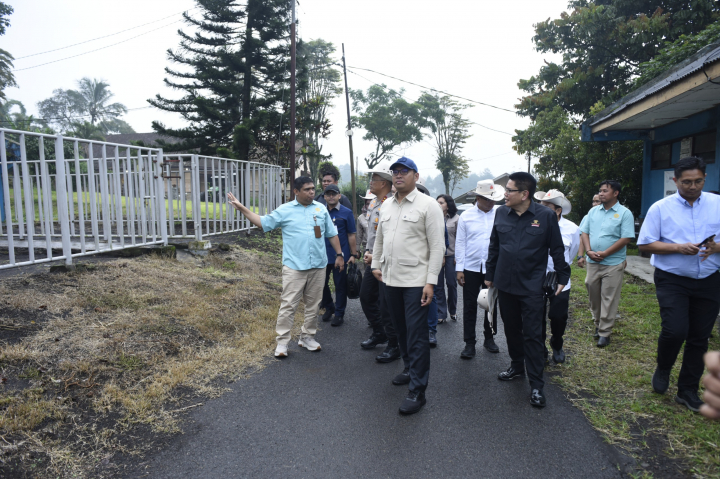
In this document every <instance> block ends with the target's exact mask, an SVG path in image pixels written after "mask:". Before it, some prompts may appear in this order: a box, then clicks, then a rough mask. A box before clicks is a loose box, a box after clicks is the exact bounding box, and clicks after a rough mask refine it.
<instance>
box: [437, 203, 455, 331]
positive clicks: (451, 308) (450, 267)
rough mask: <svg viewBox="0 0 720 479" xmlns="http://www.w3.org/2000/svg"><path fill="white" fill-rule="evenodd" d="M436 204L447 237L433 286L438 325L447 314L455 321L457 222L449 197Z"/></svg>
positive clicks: (444, 319)
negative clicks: (439, 210) (441, 266)
mask: <svg viewBox="0 0 720 479" xmlns="http://www.w3.org/2000/svg"><path fill="white" fill-rule="evenodd" d="M437 202H438V204H439V205H440V208H441V209H442V212H443V216H444V217H445V229H446V231H447V236H448V247H447V250H446V251H445V265H444V266H443V268H442V270H440V275H439V276H438V282H437V285H436V286H435V294H436V295H437V306H438V324H440V323H444V322H445V321H447V317H448V313H450V319H452V320H453V321H457V297H458V296H457V278H456V277H455V236H456V235H457V225H458V220H460V215H459V214H457V211H458V209H457V206H456V205H455V200H453V199H452V196H449V195H440V196H438V197H437ZM446 283H447V297H446V296H445V284H446Z"/></svg>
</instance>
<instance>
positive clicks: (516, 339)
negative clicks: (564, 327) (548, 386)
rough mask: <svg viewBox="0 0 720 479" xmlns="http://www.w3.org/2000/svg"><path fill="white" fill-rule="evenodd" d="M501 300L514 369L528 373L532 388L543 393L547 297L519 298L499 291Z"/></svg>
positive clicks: (501, 309) (501, 311) (501, 313)
mask: <svg viewBox="0 0 720 479" xmlns="http://www.w3.org/2000/svg"><path fill="white" fill-rule="evenodd" d="M498 300H499V302H500V315H501V316H502V320H503V325H504V326H505V339H506V340H507V347H508V352H509V353H510V359H511V360H512V367H513V368H514V369H518V370H521V371H522V370H523V369H524V370H525V371H526V372H527V376H528V379H529V381H530V387H531V388H533V389H542V388H543V386H545V382H544V381H543V368H544V367H545V356H544V350H545V345H544V344H543V342H542V325H543V301H545V299H544V296H543V295H542V294H538V295H533V296H517V295H514V294H510V293H506V292H504V291H500V290H498Z"/></svg>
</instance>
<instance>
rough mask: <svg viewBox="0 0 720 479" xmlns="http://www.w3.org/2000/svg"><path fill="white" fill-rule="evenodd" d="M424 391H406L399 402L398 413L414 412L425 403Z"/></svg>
mask: <svg viewBox="0 0 720 479" xmlns="http://www.w3.org/2000/svg"><path fill="white" fill-rule="evenodd" d="M426 402H427V401H425V393H419V392H415V391H408V395H407V397H406V398H405V399H403V402H402V403H401V404H400V414H405V415H407V414H415V413H416V412H418V411H419V410H420V409H422V407H423V406H424V405H425V403H426Z"/></svg>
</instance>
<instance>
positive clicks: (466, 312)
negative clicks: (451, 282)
mask: <svg viewBox="0 0 720 479" xmlns="http://www.w3.org/2000/svg"><path fill="white" fill-rule="evenodd" d="M463 273H465V286H463V340H464V341H465V342H466V343H473V344H475V343H476V342H477V339H476V336H475V328H476V327H477V312H478V304H477V297H478V294H480V289H482V288H484V287H485V273H478V272H476V271H468V270H465V271H463ZM484 313H485V320H484V321H483V328H484V330H485V339H492V337H493V330H492V328H491V327H490V322H489V321H488V313H487V311H484ZM495 317H496V318H497V314H496V315H495ZM495 332H496V333H497V319H496V320H495Z"/></svg>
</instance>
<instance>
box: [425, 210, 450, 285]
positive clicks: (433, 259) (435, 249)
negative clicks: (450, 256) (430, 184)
mask: <svg viewBox="0 0 720 479" xmlns="http://www.w3.org/2000/svg"><path fill="white" fill-rule="evenodd" d="M425 233H426V235H427V241H428V249H429V252H430V256H429V258H428V274H427V284H437V281H438V276H439V275H440V270H441V269H442V261H443V256H445V221H444V218H443V213H442V210H441V209H440V205H438V204H437V203H434V204H431V205H430V207H429V208H428V210H427V214H426V217H425Z"/></svg>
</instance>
